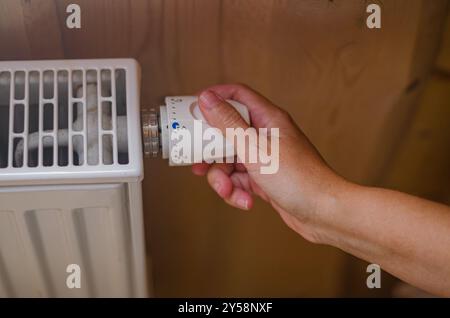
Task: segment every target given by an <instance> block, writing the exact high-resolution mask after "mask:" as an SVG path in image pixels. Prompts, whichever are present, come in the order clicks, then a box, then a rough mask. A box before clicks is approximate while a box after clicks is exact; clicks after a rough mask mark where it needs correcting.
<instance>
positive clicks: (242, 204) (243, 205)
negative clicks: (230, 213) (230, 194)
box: [237, 199, 248, 210]
mask: <svg viewBox="0 0 450 318" xmlns="http://www.w3.org/2000/svg"><path fill="white" fill-rule="evenodd" d="M237 205H238V206H239V207H241V208H242V209H245V210H248V200H246V199H239V200H238V201H237Z"/></svg>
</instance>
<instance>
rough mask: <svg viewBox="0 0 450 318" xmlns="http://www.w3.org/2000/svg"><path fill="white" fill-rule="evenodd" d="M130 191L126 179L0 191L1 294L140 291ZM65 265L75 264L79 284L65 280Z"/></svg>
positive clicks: (141, 275)
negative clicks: (119, 182)
mask: <svg viewBox="0 0 450 318" xmlns="http://www.w3.org/2000/svg"><path fill="white" fill-rule="evenodd" d="M131 191H133V190H131ZM129 192H130V188H129V187H128V185H127V184H111V185H82V186H80V185H78V186H60V187H51V186H41V187H15V188H8V189H4V188H3V189H0V202H2V206H1V208H0V296H1V297H130V296H144V295H145V292H144V293H143V292H142V291H145V290H146V286H145V285H146V283H145V281H146V279H145V272H144V268H145V266H143V264H138V263H139V262H143V259H142V256H141V255H136V253H142V250H139V249H136V247H135V246H133V245H134V244H136V242H141V241H142V237H140V235H141V234H142V232H140V231H132V227H131V223H130V221H131V219H132V218H134V217H135V216H133V215H131V214H130V211H131V209H130V206H128V203H127V202H128V200H127V197H128V195H129ZM93 194H94V195H93ZM55 207H58V208H55ZM136 212H137V211H134V212H133V213H134V214H136ZM139 212H140V211H139ZM133 260H134V261H133ZM69 264H78V265H79V266H80V268H81V288H80V289H76V288H75V289H69V288H68V287H67V285H66V278H67V277H68V275H69V273H66V268H67V266H68V265H69ZM136 284H141V285H142V286H136Z"/></svg>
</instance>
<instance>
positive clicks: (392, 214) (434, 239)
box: [192, 85, 450, 296]
mask: <svg viewBox="0 0 450 318" xmlns="http://www.w3.org/2000/svg"><path fill="white" fill-rule="evenodd" d="M225 99H232V100H236V101H238V102H241V103H242V104H244V105H246V106H247V107H248V109H249V112H250V117H251V124H252V126H253V127H255V128H262V127H266V128H272V127H274V128H279V131H280V156H279V158H280V166H279V170H278V172H277V173H276V174H271V175H270V174H268V175H264V174H261V173H260V169H259V165H258V164H257V163H256V164H241V163H239V164H218V163H214V164H212V165H208V164H206V163H201V164H195V165H194V166H193V167H192V171H193V172H194V174H196V175H199V176H205V175H206V177H207V180H208V183H209V184H210V185H211V187H213V189H214V190H215V191H216V192H217V194H218V195H219V196H220V197H221V198H223V199H224V200H225V202H227V203H228V204H230V205H232V206H234V207H237V208H240V209H243V210H249V209H251V207H252V205H253V196H254V195H256V196H259V197H260V198H262V199H263V200H265V201H267V202H268V203H269V204H271V205H272V207H273V208H274V209H275V210H276V211H277V212H278V213H279V214H280V216H281V218H282V219H283V221H284V222H285V223H286V224H287V225H288V226H289V227H290V228H291V229H293V230H294V231H295V232H297V233H298V234H300V235H301V236H303V237H304V238H305V239H306V240H308V241H310V242H313V243H319V244H327V245H332V246H335V247H337V248H340V249H342V250H344V251H346V252H348V253H350V254H353V255H355V256H357V257H359V258H362V259H364V260H366V261H369V262H373V263H376V264H379V265H380V266H381V267H382V268H383V269H384V270H386V271H387V272H389V273H391V274H393V275H395V276H397V277H398V278H400V279H402V280H404V281H406V282H408V283H410V284H412V285H414V286H416V287H418V288H421V289H423V290H425V291H428V292H430V293H432V294H435V295H441V296H450V207H448V206H446V205H442V204H438V203H435V202H431V201H428V200H424V199H421V198H418V197H414V196H411V195H408V194H404V193H401V192H397V191H391V190H386V189H380V188H371V187H364V186H360V185H357V184H354V183H351V182H348V181H347V180H345V179H344V178H342V177H341V176H339V175H338V174H336V173H335V172H334V171H333V170H332V169H331V168H330V167H329V166H328V165H327V164H326V162H325V161H324V160H323V158H322V157H321V156H320V154H319V153H318V151H317V150H316V149H315V148H314V146H313V145H312V144H311V143H310V141H309V140H308V138H307V137H306V136H305V135H304V134H303V132H302V131H301V130H300V128H299V127H298V126H297V125H296V124H295V122H294V121H293V120H292V118H291V117H290V116H289V114H288V113H286V112H285V111H284V110H282V109H281V108H279V107H277V106H275V105H273V104H272V103H271V102H270V101H269V100H267V99H266V98H264V97H263V96H261V95H260V94H258V93H257V92H255V91H253V90H251V89H250V88H248V87H246V86H244V85H217V86H213V87H210V88H208V89H207V90H205V91H203V92H202V93H201V94H200V96H199V102H200V109H201V111H202V113H203V115H204V117H205V118H206V120H207V121H208V122H209V124H211V125H212V126H214V127H217V128H219V129H220V130H221V131H222V132H223V133H224V132H225V129H226V128H227V127H232V128H237V127H241V128H244V129H245V128H247V127H248V124H247V123H246V122H245V121H244V120H243V119H242V118H241V117H240V115H239V113H237V112H236V110H235V109H234V108H233V107H231V106H230V105H229V104H228V103H227V102H226V101H225Z"/></svg>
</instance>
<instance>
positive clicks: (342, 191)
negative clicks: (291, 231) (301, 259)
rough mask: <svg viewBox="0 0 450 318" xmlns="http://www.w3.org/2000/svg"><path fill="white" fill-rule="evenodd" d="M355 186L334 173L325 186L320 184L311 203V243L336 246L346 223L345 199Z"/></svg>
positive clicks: (354, 189) (349, 195)
mask: <svg viewBox="0 0 450 318" xmlns="http://www.w3.org/2000/svg"><path fill="white" fill-rule="evenodd" d="M356 188H357V186H356V185H355V184H353V183H351V182H349V181H347V180H345V179H344V178H342V177H340V176H338V175H336V174H334V175H333V177H332V178H330V181H329V182H327V184H326V186H322V187H321V189H320V191H319V192H318V195H317V196H315V200H314V202H313V203H312V205H313V209H312V210H313V213H312V216H311V218H310V222H308V223H309V226H310V228H311V230H310V232H311V234H312V235H311V236H312V239H311V240H310V241H312V242H313V243H318V244H326V245H332V246H338V245H339V244H338V243H339V241H340V239H341V235H340V233H341V232H342V228H343V227H345V224H347V223H348V221H347V220H346V218H347V217H348V214H347V213H346V212H345V206H346V201H347V200H348V198H349V197H351V195H352V193H353V192H354V191H356Z"/></svg>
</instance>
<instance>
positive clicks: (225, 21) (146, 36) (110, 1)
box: [0, 0, 448, 296]
mask: <svg viewBox="0 0 450 318" xmlns="http://www.w3.org/2000/svg"><path fill="white" fill-rule="evenodd" d="M375 2H378V3H380V4H381V6H382V10H383V11H382V19H383V20H382V29H381V30H369V29H367V28H366V26H365V19H366V16H367V14H366V12H365V6H366V1H359V0H334V1H328V0H317V1H316V0H305V1H294V0H278V1H276V0H245V1H242V0H239V1H238V0H222V1H219V0H184V1H180V0H178V1H177V0H148V1H146V0H132V1H131V0H95V1H93V0H77V1H75V0H70V1H69V0H39V1H37V0H23V1H17V0H0V43H1V46H0V59H3V60H6V59H41V58H46V59H48V58H107V57H134V58H136V59H138V60H139V62H140V64H141V66H142V107H153V106H157V105H158V104H159V103H161V102H162V101H163V97H164V96H166V95H171V94H192V93H195V92H197V91H199V90H200V89H202V88H205V87H207V86H208V85H211V84H215V83H220V82H245V83H247V84H248V85H250V86H253V87H254V88H255V89H257V90H259V91H261V92H262V93H263V94H265V95H266V96H268V97H269V98H270V99H272V100H273V101H274V102H276V103H277V104H279V105H280V106H282V107H284V108H285V109H287V110H288V111H289V112H290V113H291V114H292V115H293V117H294V118H295V119H296V121H297V122H298V123H299V124H300V125H301V127H302V128H303V129H304V131H305V132H306V133H307V135H308V136H309V137H310V138H311V139H312V141H313V142H314V143H315V145H317V147H318V149H319V150H320V151H321V153H322V154H323V155H324V157H325V158H326V159H327V161H328V162H329V163H330V164H331V165H332V166H333V167H334V168H335V169H336V170H337V171H338V172H339V173H341V174H342V175H344V176H346V177H347V178H349V179H351V180H354V181H358V182H361V183H366V184H373V183H374V182H379V181H380V180H382V176H384V175H386V169H391V168H392V167H393V166H392V165H391V164H390V163H391V162H392V161H393V160H394V159H393V158H394V157H395V156H396V151H395V149H397V147H398V143H399V139H401V138H402V136H403V133H404V132H405V131H406V129H407V127H408V122H409V121H408V118H411V116H413V114H414V113H415V111H416V108H415V107H413V106H414V105H415V104H414V103H415V102H416V100H417V97H418V96H419V94H420V92H417V93H414V94H410V93H409V92H410V91H409V90H408V88H409V89H411V83H412V82H414V80H415V79H416V78H419V79H420V81H421V83H424V82H425V81H426V74H427V72H429V70H430V69H431V65H432V61H433V60H434V55H435V52H436V47H437V45H438V44H439V42H440V38H439V29H440V25H441V23H442V21H443V17H444V14H442V12H444V13H445V9H444V8H445V6H446V5H447V2H448V1H445V0H443V1H441V0H438V1H433V2H432V3H431V2H429V1H425V0H393V1H382V2H381V1H375ZM69 3H78V4H80V5H81V8H82V29H81V30H68V29H67V28H66V27H65V17H66V13H65V8H66V6H67V5H68V4H69ZM425 3H426V4H425ZM440 13H441V14H440ZM423 21H428V24H425V23H424V22H423ZM430 30H431V31H430ZM426 31H428V32H431V33H426ZM423 32H425V35H427V34H428V35H430V34H435V36H431V37H430V36H428V40H427V41H425V40H423V39H424V38H427V36H425V35H424V33H423ZM432 32H435V33H432ZM436 32H437V33H436ZM421 39H422V40H421ZM418 52H420V55H418ZM422 81H423V82H422ZM419 88H420V87H419ZM145 168H146V171H145V182H144V193H145V200H144V204H145V217H146V228H147V239H148V246H149V250H150V251H151V256H152V262H153V272H154V278H155V290H156V295H158V296H336V295H343V294H345V293H346V291H345V290H344V289H343V286H344V287H345V286H346V284H344V280H345V279H347V278H348V277H350V276H349V275H348V272H347V271H346V270H345V268H344V267H346V266H347V265H348V263H346V259H347V258H346V256H345V255H344V254H343V253H341V252H340V251H338V250H335V249H333V248H328V247H323V246H313V245H311V244H308V243H306V242H305V241H303V240H302V239H301V238H299V237H298V236H297V235H295V234H294V233H293V232H291V231H290V230H289V229H288V228H287V227H286V226H284V225H283V224H282V222H281V221H280V219H279V218H278V216H277V215H275V213H274V212H273V211H272V210H271V209H270V208H269V207H268V206H267V205H265V204H263V203H261V202H258V203H257V205H256V207H255V209H254V210H255V211H254V212H251V213H240V212H238V211H236V210H234V209H231V208H228V207H227V206H225V205H224V204H223V203H222V202H220V200H219V199H217V198H216V197H215V195H214V193H213V192H212V191H211V190H210V189H208V187H207V185H206V182H205V180H199V179H197V178H195V177H193V176H191V174H190V173H189V171H188V169H187V168H169V167H167V164H166V163H165V162H162V161H160V160H151V161H147V162H146V166H145ZM358 271H360V268H358ZM358 279H359V278H358ZM353 283H354V284H364V282H363V281H359V280H358V281H354V282H353ZM383 292H384V293H385V294H387V292H388V291H383Z"/></svg>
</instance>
